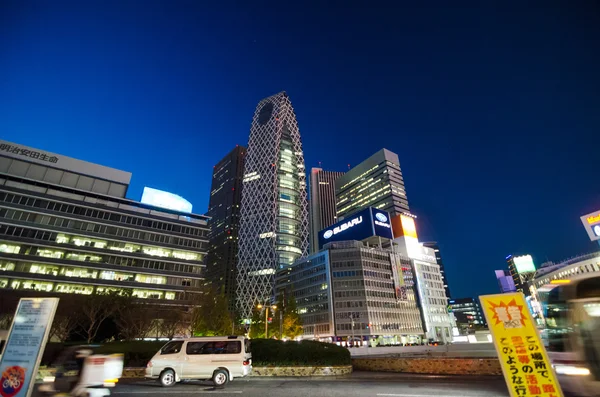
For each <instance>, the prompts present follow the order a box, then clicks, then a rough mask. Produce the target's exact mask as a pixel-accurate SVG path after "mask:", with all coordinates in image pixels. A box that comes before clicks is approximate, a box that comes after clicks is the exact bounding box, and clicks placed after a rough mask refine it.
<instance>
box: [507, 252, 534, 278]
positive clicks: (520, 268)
mask: <svg viewBox="0 0 600 397" xmlns="http://www.w3.org/2000/svg"><path fill="white" fill-rule="evenodd" d="M512 260H513V262H514V264H515V267H516V268H517V272H518V273H519V274H521V273H530V272H535V265H534V264H533V258H532V257H531V255H523V256H513V258H512Z"/></svg>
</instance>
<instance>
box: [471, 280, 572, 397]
mask: <svg viewBox="0 0 600 397" xmlns="http://www.w3.org/2000/svg"><path fill="white" fill-rule="evenodd" d="M479 299H480V300H481V307H482V309H483V312H484V314H485V318H486V320H487V323H488V326H489V328H490V332H491V333H492V337H493V339H494V346H495V347H496V352H497V353H498V359H499V360H500V365H501V367H502V373H503V374H504V380H505V381H506V385H507V386H508V391H509V392H510V395H511V397H521V396H535V397H563V393H562V390H561V388H560V386H559V384H558V381H557V379H556V374H555V373H554V370H553V369H552V366H551V364H550V360H549V359H548V354H547V353H546V349H545V348H544V345H543V344H542V343H541V340H540V337H539V335H538V332H537V328H536V326H535V323H534V321H533V318H532V317H531V313H530V312H529V309H528V308H527V304H526V303H525V299H524V298H523V294H522V293H520V292H517V293H511V294H499V295H484V296H480V297H479Z"/></svg>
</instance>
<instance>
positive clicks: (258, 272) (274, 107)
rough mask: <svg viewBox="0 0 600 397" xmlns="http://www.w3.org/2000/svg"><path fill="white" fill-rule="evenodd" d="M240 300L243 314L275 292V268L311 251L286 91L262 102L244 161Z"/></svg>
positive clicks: (294, 127) (299, 149) (296, 139)
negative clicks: (309, 249)
mask: <svg viewBox="0 0 600 397" xmlns="http://www.w3.org/2000/svg"><path fill="white" fill-rule="evenodd" d="M243 184H244V187H243V191H242V206H241V223H240V235H239V259H238V278H237V281H238V282H237V306H238V310H239V314H240V315H241V316H242V318H244V319H249V318H251V316H252V308H253V307H254V306H256V305H257V304H258V303H264V302H266V301H270V300H271V299H272V298H273V288H274V283H275V275H276V273H278V272H279V273H281V272H287V271H289V269H290V267H291V265H292V263H293V262H294V261H295V260H297V259H298V258H300V257H302V256H306V255H307V254H308V204H307V197H306V173H305V168H304V154H303V152H302V142H301V140H300V131H299V129H298V123H297V121H296V115H295V113H294V109H293V107H292V103H291V102H290V99H289V97H288V96H287V94H286V93H285V92H281V93H279V94H276V95H273V96H271V97H269V98H266V99H263V100H262V101H260V102H259V104H258V106H257V107H256V111H255V113H254V118H253V120H252V127H251V129H250V139H249V142H248V151H247V154H246V162H245V165H244V180H243Z"/></svg>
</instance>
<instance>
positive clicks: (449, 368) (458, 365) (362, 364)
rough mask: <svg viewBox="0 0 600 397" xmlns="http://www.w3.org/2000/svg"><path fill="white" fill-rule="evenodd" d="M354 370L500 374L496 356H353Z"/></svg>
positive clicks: (439, 373) (432, 373)
mask: <svg viewBox="0 0 600 397" xmlns="http://www.w3.org/2000/svg"><path fill="white" fill-rule="evenodd" d="M352 366H353V368H354V370H355V371H384V372H406V373H413V374H431V375H502V368H501V367H500V362H499V361H498V359H497V358H391V357H390V358H388V357H385V358H353V359H352Z"/></svg>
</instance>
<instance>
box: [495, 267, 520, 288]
mask: <svg viewBox="0 0 600 397" xmlns="http://www.w3.org/2000/svg"><path fill="white" fill-rule="evenodd" d="M496 279H497V280H498V286H499V287H500V292H502V293H503V294H505V293H508V292H517V287H516V286H515V282H514V280H513V278H512V276H511V275H510V272H509V271H508V270H496Z"/></svg>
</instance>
